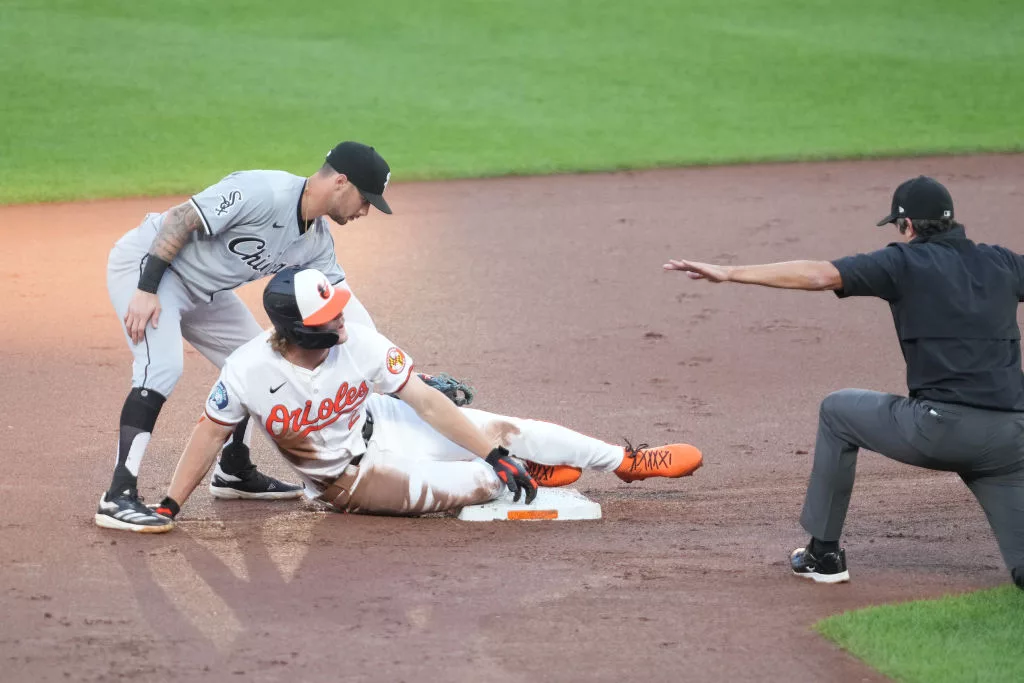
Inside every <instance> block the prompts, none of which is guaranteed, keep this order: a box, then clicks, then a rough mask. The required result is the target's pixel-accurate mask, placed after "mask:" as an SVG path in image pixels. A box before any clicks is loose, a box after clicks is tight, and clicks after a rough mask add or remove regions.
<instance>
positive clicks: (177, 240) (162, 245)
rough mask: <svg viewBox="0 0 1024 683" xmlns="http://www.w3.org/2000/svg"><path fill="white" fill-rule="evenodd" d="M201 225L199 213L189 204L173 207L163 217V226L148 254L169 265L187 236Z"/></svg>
mask: <svg viewBox="0 0 1024 683" xmlns="http://www.w3.org/2000/svg"><path fill="white" fill-rule="evenodd" d="M202 225H203V221H202V219H201V218H200V217H199V212H198V211H196V209H195V207H194V206H192V205H191V204H190V203H189V202H185V203H184V204H179V205H178V206H175V207H174V208H172V209H171V210H170V211H168V212H167V215H166V216H164V224H163V225H162V226H160V232H158V233H157V234H156V239H154V240H153V246H152V247H150V249H149V253H151V254H153V255H154V256H157V257H159V258H161V259H163V260H164V261H167V262H168V263H170V262H171V261H173V260H174V257H175V256H177V255H178V252H179V251H181V248H182V247H184V246H185V242H187V241H188V238H189V235H191V234H192V233H193V232H195V231H196V230H198V229H199V228H201V227H202Z"/></svg>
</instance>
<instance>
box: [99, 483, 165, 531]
mask: <svg viewBox="0 0 1024 683" xmlns="http://www.w3.org/2000/svg"><path fill="white" fill-rule="evenodd" d="M94 521H95V522H96V526H101V527H103V528H105V529H121V530H124V531H137V532H139V533H143V534H162V533H164V532H165V531H170V530H171V529H173V528H174V521H173V520H171V519H168V518H167V517H164V516H163V515H158V514H156V513H155V512H153V511H152V510H150V509H149V508H148V507H146V506H145V505H143V504H142V498H141V497H140V496H139V494H138V492H137V491H136V490H135V489H133V488H128V489H125V490H124V491H122V492H121V493H120V495H117V496H115V497H114V498H109V499H108V498H107V494H106V493H104V494H103V496H101V497H100V505H99V507H98V508H97V509H96V517H95V518H94Z"/></svg>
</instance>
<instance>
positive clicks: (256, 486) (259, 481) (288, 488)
mask: <svg viewBox="0 0 1024 683" xmlns="http://www.w3.org/2000/svg"><path fill="white" fill-rule="evenodd" d="M210 494H211V495H212V496H213V497H214V498H223V499H236V498H245V499H251V500H286V499H290V498H298V497H299V496H301V495H302V485H301V484H289V483H287V482H283V481H279V480H277V479H274V478H273V477H268V476H267V475H265V474H263V473H262V472H260V471H259V470H258V469H256V465H249V466H248V467H246V468H245V469H243V470H241V471H240V472H237V473H235V474H225V473H224V470H222V469H221V468H220V464H219V463H218V464H217V467H216V469H215V470H214V471H213V478H212V479H211V480H210Z"/></svg>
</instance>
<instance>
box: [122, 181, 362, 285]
mask: <svg viewBox="0 0 1024 683" xmlns="http://www.w3.org/2000/svg"><path fill="white" fill-rule="evenodd" d="M305 186H306V179H305V178H302V177H300V176H296V175H293V174H291V173H287V172H285V171H239V172H237V173H232V174H231V175H229V176H227V177H226V178H224V179H222V180H221V181H220V182H218V183H217V184H215V185H212V186H210V187H208V188H207V189H205V190H203V191H202V192H200V193H199V194H196V195H194V196H193V197H192V198H191V199H190V200H189V201H190V203H191V204H192V206H193V207H194V208H195V209H196V210H197V211H198V212H199V216H200V218H201V219H202V222H203V227H202V230H201V232H196V233H193V235H192V237H191V239H190V240H189V242H188V243H187V244H186V245H185V246H184V247H182V249H181V251H180V252H178V254H177V256H175V257H174V261H173V262H172V264H171V271H172V272H175V273H177V274H178V275H179V277H180V278H181V280H182V282H183V283H184V284H185V287H186V288H187V289H188V291H189V292H190V293H191V294H193V295H194V296H197V297H199V298H203V299H206V300H209V298H210V297H212V296H213V294H214V293H216V292H220V291H225V290H230V289H234V288H236V287H238V286H240V285H242V284H245V283H246V282H251V281H253V280H258V279H260V278H263V277H267V276H269V275H273V274H274V273H277V272H278V271H280V270H281V269H282V268H284V267H285V266H288V265H306V266H309V267H311V268H316V269H317V270H319V271H321V272H323V273H324V274H325V275H327V277H328V278H329V279H330V281H331V282H332V283H337V282H340V281H341V280H343V279H344V278H345V273H344V271H343V270H342V269H341V267H340V266H339V265H338V262H337V257H336V255H335V253H334V238H333V237H331V232H330V230H329V229H328V223H327V219H326V218H324V217H322V216H321V217H320V218H317V219H316V220H314V221H311V222H308V223H307V221H304V220H303V219H302V215H301V212H300V203H301V199H302V192H303V190H304V188H305ZM163 220H164V214H149V215H148V216H147V217H146V220H145V221H144V222H143V223H142V225H140V226H139V227H138V228H136V229H134V230H132V231H131V232H129V233H128V234H126V235H125V236H124V237H122V238H121V240H120V241H119V242H118V248H122V249H126V250H128V251H131V252H134V253H136V254H137V256H138V258H142V257H144V256H145V254H146V253H148V251H149V248H150V246H151V245H152V243H153V239H154V238H155V237H156V234H157V232H158V231H159V230H160V226H161V225H163Z"/></svg>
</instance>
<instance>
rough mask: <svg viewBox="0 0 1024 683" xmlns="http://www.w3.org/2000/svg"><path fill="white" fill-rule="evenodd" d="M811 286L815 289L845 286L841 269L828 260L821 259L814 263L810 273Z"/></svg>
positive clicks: (821, 289)
mask: <svg viewBox="0 0 1024 683" xmlns="http://www.w3.org/2000/svg"><path fill="white" fill-rule="evenodd" d="M808 280H809V288H810V289H813V290H815V291H825V290H830V289H831V290H834V289H840V288H842V286H843V280H842V277H840V275H839V269H837V268H836V267H835V266H834V265H832V264H831V263H829V262H828V261H819V262H817V263H815V264H814V267H813V268H811V271H810V272H809V273H808Z"/></svg>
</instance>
